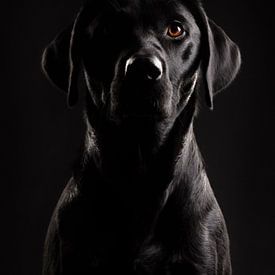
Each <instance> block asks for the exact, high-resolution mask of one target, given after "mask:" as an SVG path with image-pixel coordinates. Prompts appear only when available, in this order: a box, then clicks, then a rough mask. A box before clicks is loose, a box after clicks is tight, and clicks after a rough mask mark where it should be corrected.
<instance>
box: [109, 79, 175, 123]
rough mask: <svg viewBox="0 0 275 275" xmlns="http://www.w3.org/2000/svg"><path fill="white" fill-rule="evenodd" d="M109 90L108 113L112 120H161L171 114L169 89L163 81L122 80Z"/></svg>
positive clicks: (170, 93)
mask: <svg viewBox="0 0 275 275" xmlns="http://www.w3.org/2000/svg"><path fill="white" fill-rule="evenodd" d="M115 83H116V84H115V85H112V88H111V106H110V111H111V112H110V113H111V117H112V118H114V119H131V118H132V119H154V120H163V119H166V118H168V117H169V116H170V114H171V104H172V100H171V95H172V92H171V89H170V87H168V86H169V85H167V84H166V82H165V81H161V80H160V81H151V80H150V79H143V80H142V79H133V78H124V79H123V81H121V82H120V81H117V80H116V81H115Z"/></svg>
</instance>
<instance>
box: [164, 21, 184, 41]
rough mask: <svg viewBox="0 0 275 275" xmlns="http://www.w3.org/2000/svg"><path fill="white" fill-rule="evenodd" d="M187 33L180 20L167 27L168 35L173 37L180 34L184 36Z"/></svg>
mask: <svg viewBox="0 0 275 275" xmlns="http://www.w3.org/2000/svg"><path fill="white" fill-rule="evenodd" d="M185 34H186V31H185V30H184V28H183V26H182V24H181V23H180V22H177V21H175V22H172V23H171V24H170V25H169V26H168V28H167V35H168V36H170V37H171V38H178V37H180V36H184V35H185Z"/></svg>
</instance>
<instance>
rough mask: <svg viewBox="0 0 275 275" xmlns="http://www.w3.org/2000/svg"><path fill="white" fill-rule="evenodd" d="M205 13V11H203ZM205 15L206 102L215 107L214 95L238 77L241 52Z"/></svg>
mask: <svg viewBox="0 0 275 275" xmlns="http://www.w3.org/2000/svg"><path fill="white" fill-rule="evenodd" d="M203 13H204V12H203ZM203 16H204V20H203V21H204V26H205V29H204V32H205V33H203V34H202V35H203V36H205V38H204V39H203V43H205V44H206V45H203V46H202V47H203V49H202V50H203V51H202V54H203V56H202V73H203V79H204V82H205V83H204V84H205V85H204V86H205V90H206V102H207V104H208V106H209V107H210V108H211V109H213V96H214V95H215V94H217V93H218V92H219V91H221V90H223V89H225V88H226V87H227V86H228V85H229V84H230V83H231V81H232V80H233V79H234V78H235V77H236V75H237V73H238V71H239V69H240V65H241V54H240V51H239V48H238V46H237V45H236V44H235V43H234V42H233V41H232V40H231V39H230V38H229V37H228V36H227V35H226V34H225V32H224V31H223V30H222V29H221V28H220V27H219V26H217V25H216V24H215V23H214V22H213V21H212V20H210V19H208V18H207V17H206V15H205V13H204V14H203Z"/></svg>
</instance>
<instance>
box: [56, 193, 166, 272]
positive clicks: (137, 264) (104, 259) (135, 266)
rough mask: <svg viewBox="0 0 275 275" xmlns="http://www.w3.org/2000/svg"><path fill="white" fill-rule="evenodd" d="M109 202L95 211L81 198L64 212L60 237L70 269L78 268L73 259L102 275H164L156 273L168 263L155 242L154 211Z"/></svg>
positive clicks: (102, 201)
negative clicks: (110, 274)
mask: <svg viewBox="0 0 275 275" xmlns="http://www.w3.org/2000/svg"><path fill="white" fill-rule="evenodd" d="M105 199H106V198H105ZM107 201H108V204H106V203H104V199H102V198H101V199H100V202H99V201H96V203H97V207H95V205H94V204H93V203H91V201H90V200H85V199H84V200H83V199H78V198H77V199H75V200H73V201H71V202H70V204H69V205H68V206H66V207H65V208H63V209H62V212H61V214H60V219H59V222H60V223H59V234H60V236H61V239H62V249H63V256H64V257H65V258H66V259H67V260H66V261H68V266H70V265H74V263H73V262H70V260H69V259H77V262H78V263H81V264H80V265H81V266H82V267H83V268H84V269H87V270H89V271H90V270H91V271H95V272H98V273H100V274H101V273H102V274H107V273H106V272H113V271H114V270H117V271H120V272H122V271H124V273H125V274H148V275H149V274H162V273H159V272H158V273H155V269H156V266H158V267H160V266H161V267H162V268H164V265H165V262H167V259H166V257H165V249H164V247H163V246H162V245H161V244H160V242H158V241H156V240H154V236H153V233H152V230H151V229H152V228H151V226H152V224H150V223H149V222H148V220H151V216H150V215H153V214H150V213H149V212H150V210H149V209H147V213H145V212H146V209H142V210H140V211H137V210H136V209H135V208H133V207H132V205H129V207H126V206H125V205H124V204H123V203H118V202H117V203H116V204H115V202H114V201H113V199H112V200H111V199H110V198H107ZM110 202H112V207H111V205H110ZM98 209H100V211H99V210H98ZM144 217H146V218H145V220H144ZM141 221H143V222H141ZM72 269H73V268H72ZM96 274H97V273H96ZM163 274H166V273H163Z"/></svg>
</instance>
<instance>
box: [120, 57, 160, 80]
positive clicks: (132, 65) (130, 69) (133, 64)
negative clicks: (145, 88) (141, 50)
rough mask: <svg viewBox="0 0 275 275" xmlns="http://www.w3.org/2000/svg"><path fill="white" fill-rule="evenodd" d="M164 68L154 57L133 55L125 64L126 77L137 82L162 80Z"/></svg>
mask: <svg viewBox="0 0 275 275" xmlns="http://www.w3.org/2000/svg"><path fill="white" fill-rule="evenodd" d="M162 75H163V66H162V63H161V61H160V59H159V58H158V57H156V56H154V55H133V56H131V57H130V58H129V59H128V60H127V61H126V64H125V77H127V78H129V79H134V80H137V81H158V80H160V79H161V78H162Z"/></svg>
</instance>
